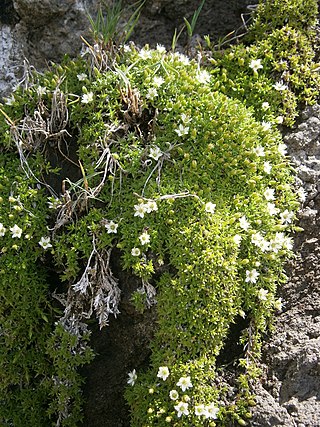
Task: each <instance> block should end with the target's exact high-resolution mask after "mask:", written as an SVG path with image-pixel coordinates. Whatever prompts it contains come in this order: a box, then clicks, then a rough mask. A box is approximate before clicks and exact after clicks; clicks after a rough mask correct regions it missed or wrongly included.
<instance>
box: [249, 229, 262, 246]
mask: <svg viewBox="0 0 320 427" xmlns="http://www.w3.org/2000/svg"><path fill="white" fill-rule="evenodd" d="M263 240H264V237H263V236H262V234H261V233H259V232H258V233H254V234H252V236H251V243H253V244H254V245H256V246H258V247H260V244H261V242H262V241H263Z"/></svg>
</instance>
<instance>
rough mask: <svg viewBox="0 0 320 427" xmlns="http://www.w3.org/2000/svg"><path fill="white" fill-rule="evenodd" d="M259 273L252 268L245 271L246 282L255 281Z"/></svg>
mask: <svg viewBox="0 0 320 427" xmlns="http://www.w3.org/2000/svg"><path fill="white" fill-rule="evenodd" d="M259 275H260V273H259V272H258V271H257V270H256V269H255V268H254V269H253V270H247V271H246V280H245V281H246V282H247V283H257V279H258V277H259Z"/></svg>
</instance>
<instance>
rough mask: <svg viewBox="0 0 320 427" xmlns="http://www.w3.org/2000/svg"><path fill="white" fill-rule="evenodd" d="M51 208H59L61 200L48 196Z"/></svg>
mask: <svg viewBox="0 0 320 427" xmlns="http://www.w3.org/2000/svg"><path fill="white" fill-rule="evenodd" d="M48 206H49V209H58V208H59V207H60V206H61V200H60V199H57V198H55V197H49V198H48Z"/></svg>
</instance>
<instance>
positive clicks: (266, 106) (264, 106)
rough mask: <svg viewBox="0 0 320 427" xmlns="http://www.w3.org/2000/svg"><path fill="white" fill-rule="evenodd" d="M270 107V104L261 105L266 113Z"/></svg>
mask: <svg viewBox="0 0 320 427" xmlns="http://www.w3.org/2000/svg"><path fill="white" fill-rule="evenodd" d="M269 107H270V104H269V102H263V103H262V105H261V108H262V109H263V110H264V111H266V110H268V108H269Z"/></svg>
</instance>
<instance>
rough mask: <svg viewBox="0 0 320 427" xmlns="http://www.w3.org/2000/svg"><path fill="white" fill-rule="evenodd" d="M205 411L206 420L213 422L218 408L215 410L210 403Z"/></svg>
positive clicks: (213, 405)
mask: <svg viewBox="0 0 320 427" xmlns="http://www.w3.org/2000/svg"><path fill="white" fill-rule="evenodd" d="M205 410H206V418H212V419H213V420H215V419H217V414H218V412H219V408H217V407H216V405H215V404H214V403H210V405H207V406H206V408H205Z"/></svg>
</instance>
